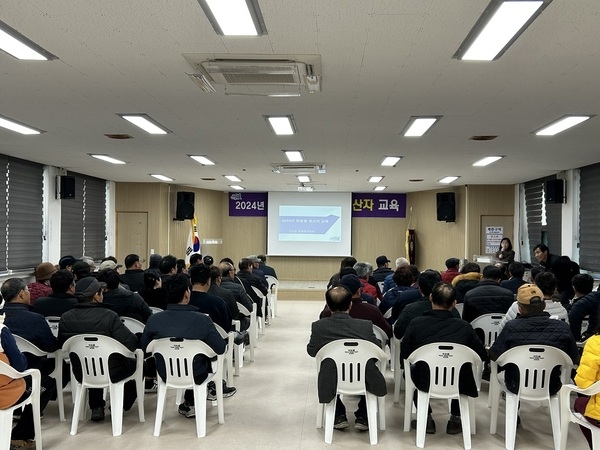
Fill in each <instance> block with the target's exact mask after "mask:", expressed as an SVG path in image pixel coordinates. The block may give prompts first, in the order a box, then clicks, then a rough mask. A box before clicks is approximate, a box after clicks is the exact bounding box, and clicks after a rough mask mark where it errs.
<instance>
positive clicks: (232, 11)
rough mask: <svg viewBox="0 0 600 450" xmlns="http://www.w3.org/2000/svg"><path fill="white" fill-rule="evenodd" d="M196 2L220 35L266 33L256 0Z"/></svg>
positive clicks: (256, 34)
mask: <svg viewBox="0 0 600 450" xmlns="http://www.w3.org/2000/svg"><path fill="white" fill-rule="evenodd" d="M198 3H200V6H201V7H202V10H203V11H204V13H205V14H206V17H207V18H208V20H209V22H210V23H211V25H212V26H213V28H214V29H215V31H216V32H217V34H220V35H221V36H259V35H262V34H267V28H266V26H265V21H264V18H263V17H262V13H261V11H260V7H259V5H258V1H257V0H198Z"/></svg>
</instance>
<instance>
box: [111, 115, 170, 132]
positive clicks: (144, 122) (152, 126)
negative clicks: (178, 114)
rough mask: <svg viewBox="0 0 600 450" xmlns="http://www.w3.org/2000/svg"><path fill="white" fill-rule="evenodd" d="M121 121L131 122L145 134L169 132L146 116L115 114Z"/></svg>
mask: <svg viewBox="0 0 600 450" xmlns="http://www.w3.org/2000/svg"><path fill="white" fill-rule="evenodd" d="M117 115H118V116H120V117H122V118H123V119H125V120H127V121H128V122H131V123H132V124H134V125H135V126H136V127H139V128H141V129H142V130H144V131H145V132H147V133H150V134H167V133H170V132H171V131H170V130H167V129H166V128H165V127H163V126H162V125H161V124H159V123H158V122H157V121H156V120H154V119H153V118H152V117H150V116H149V115H148V114H117Z"/></svg>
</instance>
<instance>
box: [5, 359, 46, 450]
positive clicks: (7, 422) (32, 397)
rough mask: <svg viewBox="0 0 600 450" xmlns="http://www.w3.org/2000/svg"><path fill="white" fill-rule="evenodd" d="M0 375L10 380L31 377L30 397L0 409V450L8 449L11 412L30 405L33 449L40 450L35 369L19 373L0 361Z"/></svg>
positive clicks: (38, 383) (37, 389)
mask: <svg viewBox="0 0 600 450" xmlns="http://www.w3.org/2000/svg"><path fill="white" fill-rule="evenodd" d="M0 375H5V376H7V377H9V378H12V379H15V380H16V379H17V378H25V377H26V376H31V395H29V397H27V398H26V399H25V400H23V401H22V402H19V403H17V404H15V405H13V406H10V407H8V408H6V409H0V448H1V449H8V448H10V433H11V431H12V428H13V412H14V410H15V409H18V408H23V407H25V405H29V404H31V408H32V410H33V429H34V432H35V448H36V449H37V450H42V421H41V416H40V391H41V378H42V377H41V375H40V371H39V370H37V369H28V370H25V371H23V372H19V371H17V370H15V369H13V368H12V367H11V366H9V365H8V364H6V363H4V362H2V361H0Z"/></svg>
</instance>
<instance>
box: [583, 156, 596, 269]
mask: <svg viewBox="0 0 600 450" xmlns="http://www.w3.org/2000/svg"><path fill="white" fill-rule="evenodd" d="M579 189H580V194H579V243H580V248H579V265H580V266H581V268H582V269H586V270H592V271H596V272H597V271H600V202H598V193H599V192H600V190H599V189H600V164H593V165H591V166H586V167H582V168H581V169H580V188H579Z"/></svg>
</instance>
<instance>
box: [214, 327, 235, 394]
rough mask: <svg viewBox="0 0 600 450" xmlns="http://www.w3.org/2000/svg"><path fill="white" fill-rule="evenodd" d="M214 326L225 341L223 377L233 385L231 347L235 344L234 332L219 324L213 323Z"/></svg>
mask: <svg viewBox="0 0 600 450" xmlns="http://www.w3.org/2000/svg"><path fill="white" fill-rule="evenodd" d="M215 328H216V329H217V331H218V332H219V334H220V335H221V337H222V338H223V339H225V340H226V341H227V349H226V350H225V353H223V379H224V380H225V381H226V382H227V385H228V386H231V385H233V348H234V346H235V342H234V340H235V333H234V332H232V331H230V332H229V333H228V332H227V331H225V330H224V329H223V328H222V327H221V326H219V325H217V324H216V323H215Z"/></svg>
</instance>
